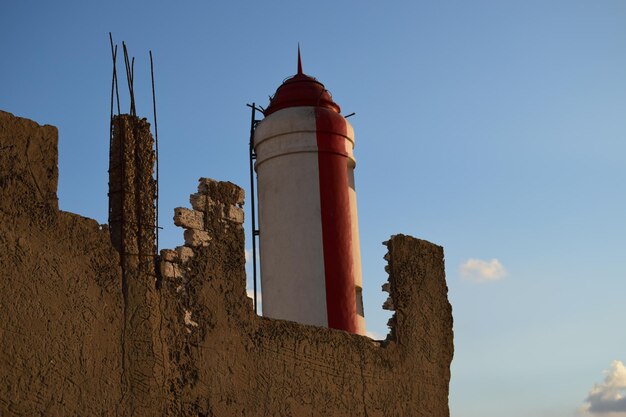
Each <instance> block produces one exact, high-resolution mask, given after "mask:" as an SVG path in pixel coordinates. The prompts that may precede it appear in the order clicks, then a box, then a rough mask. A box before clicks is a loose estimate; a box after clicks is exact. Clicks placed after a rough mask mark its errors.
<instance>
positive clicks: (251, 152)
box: [248, 103, 258, 314]
mask: <svg viewBox="0 0 626 417" xmlns="http://www.w3.org/2000/svg"><path fill="white" fill-rule="evenodd" d="M248 107H251V109H252V115H251V119H250V194H251V195H250V202H251V203H250V204H251V206H252V216H250V217H251V219H252V280H253V285H254V313H255V314H258V303H257V283H256V281H257V279H256V237H257V230H256V209H255V204H254V200H255V198H254V196H255V194H254V159H255V155H254V128H255V116H256V106H255V103H252V105H249V104H248Z"/></svg>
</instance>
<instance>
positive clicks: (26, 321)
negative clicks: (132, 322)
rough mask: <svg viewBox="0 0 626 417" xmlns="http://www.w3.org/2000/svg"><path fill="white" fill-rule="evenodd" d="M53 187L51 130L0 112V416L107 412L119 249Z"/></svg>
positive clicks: (113, 376) (116, 359)
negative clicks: (67, 208) (64, 206)
mask: <svg viewBox="0 0 626 417" xmlns="http://www.w3.org/2000/svg"><path fill="white" fill-rule="evenodd" d="M56 189H57V130H56V128H54V127H52V126H39V125H37V124H36V123H34V122H32V121H29V120H26V119H21V118H16V117H14V116H13V115H11V114H9V113H5V112H0V318H1V320H0V415H2V416H39V415H45V416H78V415H81V416H88V415H89V416H91V415H110V416H114V415H117V414H116V413H117V407H118V404H119V402H120V400H121V397H122V390H121V385H120V378H121V369H122V368H121V365H122V363H121V358H122V355H121V353H122V349H121V345H120V340H121V337H122V323H123V315H122V297H121V296H120V295H121V281H120V279H119V277H120V267H119V257H118V254H117V252H116V251H115V250H114V249H113V247H112V246H111V243H110V239H109V234H108V231H107V230H106V228H104V229H103V228H102V227H101V226H100V225H98V223H96V222H95V221H94V220H91V219H87V218H84V217H81V216H78V215H76V214H71V213H65V212H61V211H59V210H58V208H57V198H56Z"/></svg>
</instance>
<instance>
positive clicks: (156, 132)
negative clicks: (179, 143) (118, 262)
mask: <svg viewBox="0 0 626 417" xmlns="http://www.w3.org/2000/svg"><path fill="white" fill-rule="evenodd" d="M150 77H151V78H152V112H153V114H154V148H155V156H156V158H155V160H156V195H155V200H156V213H155V226H156V252H157V253H159V128H158V126H157V110H156V94H155V90H154V63H153V60H152V50H150Z"/></svg>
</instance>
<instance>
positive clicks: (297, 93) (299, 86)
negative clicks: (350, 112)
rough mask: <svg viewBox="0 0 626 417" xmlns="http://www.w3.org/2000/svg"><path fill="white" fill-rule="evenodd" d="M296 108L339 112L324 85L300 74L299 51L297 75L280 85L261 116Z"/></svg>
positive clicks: (337, 106)
mask: <svg viewBox="0 0 626 417" xmlns="http://www.w3.org/2000/svg"><path fill="white" fill-rule="evenodd" d="M297 106H316V107H325V108H327V109H331V110H334V111H336V112H337V113H340V112H341V109H340V108H339V105H338V104H337V103H335V102H334V101H333V98H332V96H331V95H330V93H329V92H328V90H327V89H326V88H325V87H324V84H322V83H321V82H319V81H317V80H316V79H315V78H313V77H311V76H308V75H306V74H303V73H302V64H301V61H300V50H299V49H298V73H297V74H296V75H294V76H293V77H291V78H288V79H286V80H285V81H284V82H283V83H282V85H281V86H280V87H278V89H277V90H276V93H275V94H274V97H272V98H271V99H270V104H269V106H267V109H265V111H264V112H263V114H264V115H265V116H269V115H270V114H272V113H274V112H275V111H277V110H280V109H285V108H287V107H297Z"/></svg>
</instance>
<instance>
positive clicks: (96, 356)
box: [0, 113, 453, 417]
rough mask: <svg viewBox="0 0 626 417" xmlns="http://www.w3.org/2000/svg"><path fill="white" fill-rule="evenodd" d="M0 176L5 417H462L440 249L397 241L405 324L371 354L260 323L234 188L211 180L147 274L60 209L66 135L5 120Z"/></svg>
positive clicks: (396, 295) (392, 260)
mask: <svg viewBox="0 0 626 417" xmlns="http://www.w3.org/2000/svg"><path fill="white" fill-rule="evenodd" d="M120 123H121V122H120ZM133 123H135V122H133ZM140 136H141V135H140ZM146 140H147V139H146ZM144 142H145V141H144ZM145 143H146V144H147V143H148V142H145ZM135 149H137V148H135ZM146 149H147V148H146ZM129 152H130V151H129ZM146 152H148V151H147V150H143V151H141V152H140V153H141V155H143V156H146V155H147V154H146ZM141 155H139V156H141ZM37 158H39V159H37ZM146 158H148V159H147V160H149V158H150V157H149V156H148V157H146ZM140 159H141V158H140ZM34 160H38V161H40V163H38V164H37V168H35V167H33V166H31V165H32V161H34ZM0 163H1V165H0V197H2V199H1V200H0V201H1V202H0V265H1V269H0V277H1V278H0V316H1V317H2V318H3V321H2V323H1V324H0V415H8V416H13V415H55V416H56V415H58V416H62V415H63V416H66V415H85V416H87V415H89V416H91V415H98V416H109V415H110V416H113V415H115V416H117V415H126V416H130V415H142V416H144V415H145V416H163V415H167V416H180V417H182V416H185V417H186V416H193V417H201V416H206V417H208V416H219V417H221V416H368V417H374V416H429V417H445V416H448V415H449V412H448V405H447V402H448V383H449V379H450V371H449V369H450V362H451V360H452V354H453V346H452V315H451V308H450V304H449V303H448V300H447V287H446V283H445V277H444V264H443V249H442V248H441V247H439V246H436V245H433V244H431V243H428V242H425V241H422V240H418V239H415V238H411V237H409V236H403V235H396V236H393V237H392V238H391V239H390V240H389V241H387V242H386V243H385V244H386V245H387V248H388V254H387V255H386V256H385V258H386V259H387V261H388V267H387V270H388V273H389V283H388V285H385V288H386V289H387V290H388V291H389V293H390V300H389V301H388V302H387V303H386V305H387V306H388V307H389V308H392V309H394V310H395V314H394V317H393V318H392V319H391V320H390V333H389V335H388V336H387V339H386V340H384V341H374V340H372V339H370V338H368V337H365V336H359V335H354V334H349V333H346V332H342V331H337V330H331V329H326V328H319V327H313V326H305V325H300V324H297V323H292V322H287V321H279V320H270V319H266V318H263V317H258V316H256V315H255V314H254V312H253V306H252V302H251V299H250V298H248V297H247V295H246V288H245V278H246V277H245V255H244V231H243V227H242V222H243V212H242V208H241V207H242V204H243V190H241V189H240V188H239V187H237V186H236V185H234V184H231V183H228V182H218V181H214V180H210V179H201V180H200V183H199V186H198V192H197V193H194V194H192V195H191V198H190V203H191V208H189V209H185V208H177V209H175V213H174V221H175V223H176V224H177V225H179V226H181V227H184V228H185V232H184V237H185V239H184V244H182V245H181V246H179V247H178V248H176V249H173V250H164V251H162V252H161V257H160V261H159V260H158V259H157V262H158V263H157V264H155V263H154V262H153V263H152V264H151V265H152V268H153V269H150V266H149V265H148V263H147V261H146V263H145V265H144V266H141V262H138V263H135V264H129V263H127V262H126V263H125V262H124V256H125V255H124V254H122V257H120V253H118V250H116V249H114V246H113V244H112V243H111V239H110V236H109V234H108V231H107V230H108V228H107V227H100V226H99V225H98V224H96V222H94V221H93V220H89V219H84V218H82V217H80V216H77V215H72V214H69V213H63V212H59V211H58V209H57V206H56V130H55V129H54V128H52V127H49V126H44V127H41V126H38V125H36V124H35V123H34V122H30V121H26V120H24V119H19V118H15V117H13V116H11V115H9V114H7V113H0ZM141 163H143V162H141V161H138V162H136V163H134V164H135V165H133V163H130V164H129V165H128V166H129V167H130V168H129V169H132V167H133V166H134V167H135V169H136V168H137V167H138V166H139V165H140V164H141ZM138 164H139V165H138ZM150 171H151V170H150V169H148V168H146V169H140V170H138V171H137V170H136V171H135V172H140V174H138V175H140V176H142V177H146V178H147V176H150V175H151V172H150ZM146 178H144V179H146ZM122 181H125V180H123V179H122ZM141 181H144V180H141ZM134 183H135V184H136V183H137V182H134ZM114 184H115V182H114V181H112V182H111V188H112V189H113V187H114ZM143 184H148V182H145V181H144V182H143ZM148 188H149V187H148ZM137 192H139V191H133V193H137ZM21 201H28V202H29V203H28V205H27V206H26V209H24V208H23V207H20V209H15V208H13V204H18V202H21ZM31 203H32V204H31ZM20 204H21V203H20ZM143 204H145V202H144V203H142V204H139V205H137V204H135V205H134V207H128V208H127V209H124V210H125V212H124V213H125V214H130V213H135V214H136V210H137V207H139V208H140V209H141V210H143V209H144V208H143ZM123 206H124V204H123V203H121V205H120V206H119V207H123ZM136 233H138V232H137V231H132V230H129V231H128V232H127V236H139V240H145V239H150V238H151V237H149V236H146V235H141V233H139V234H136ZM141 236H143V237H141ZM133 239H134V237H133ZM121 241H122V240H117V242H121ZM138 244H139V242H138ZM118 249H119V247H118ZM120 252H121V251H120ZM126 252H128V248H127V250H126ZM121 266H124V268H122V267H121ZM155 267H156V268H157V270H158V271H160V272H159V273H158V274H157V276H156V277H155V276H154V275H153V274H154V271H155V269H154V268H155ZM123 270H124V272H122V271H123ZM131 277H132V278H131ZM133 286H134V287H133ZM133 288H134V289H133ZM131 292H132V294H134V295H131ZM131 311H132V312H134V313H129V312H131Z"/></svg>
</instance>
